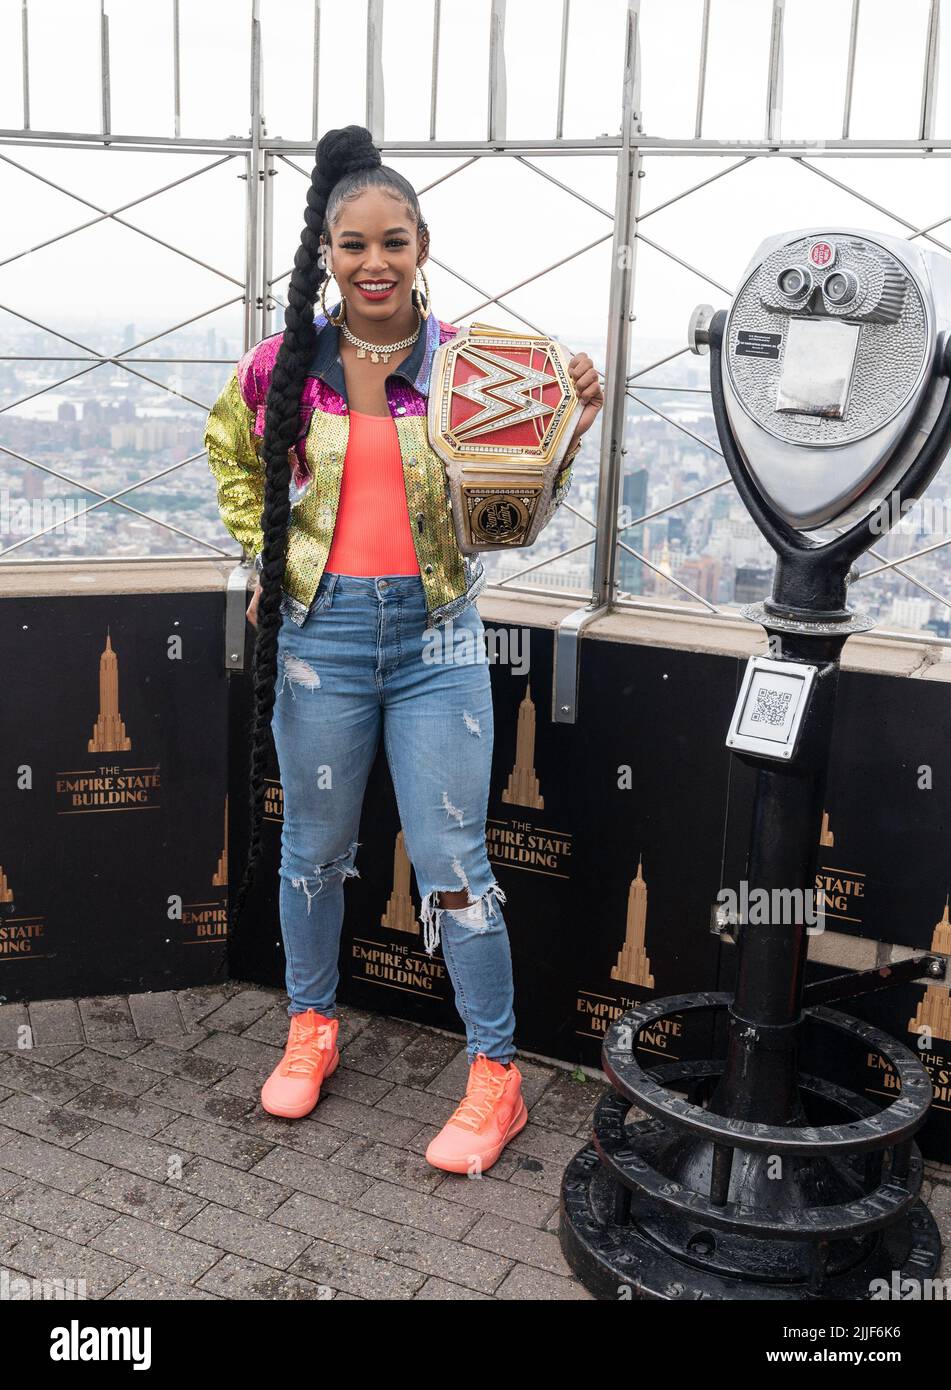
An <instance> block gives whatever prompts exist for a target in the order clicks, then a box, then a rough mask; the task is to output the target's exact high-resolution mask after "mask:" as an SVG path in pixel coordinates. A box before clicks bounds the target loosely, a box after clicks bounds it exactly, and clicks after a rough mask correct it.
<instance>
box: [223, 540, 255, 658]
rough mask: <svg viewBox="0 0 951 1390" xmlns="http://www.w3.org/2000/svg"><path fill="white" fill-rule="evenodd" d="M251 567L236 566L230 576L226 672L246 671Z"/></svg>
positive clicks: (227, 596)
mask: <svg viewBox="0 0 951 1390" xmlns="http://www.w3.org/2000/svg"><path fill="white" fill-rule="evenodd" d="M253 575H254V570H253V569H252V568H251V567H250V566H249V565H235V567H234V569H233V570H232V571H231V573H230V574H229V575H228V586H227V591H226V594H225V670H226V671H243V670H244V629H245V624H246V622H247V620H248V618H247V614H248V602H249V600H248V579H249V578H250V577H251V576H253Z"/></svg>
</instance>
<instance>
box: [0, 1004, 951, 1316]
mask: <svg viewBox="0 0 951 1390" xmlns="http://www.w3.org/2000/svg"><path fill="white" fill-rule="evenodd" d="M339 1012H340V1022H341V1026H340V1037H339V1046H340V1050H341V1065H340V1066H339V1067H338V1069H337V1071H336V1072H335V1074H334V1075H333V1076H332V1077H331V1078H330V1079H329V1081H328V1082H327V1083H326V1085H325V1088H324V1092H323V1095H322V1096H321V1099H320V1102H319V1104H318V1106H317V1107H316V1109H315V1110H314V1111H313V1113H312V1114H311V1115H309V1116H307V1117H306V1118H305V1119H303V1120H293V1121H292V1120H281V1119H278V1118H276V1117H274V1116H270V1115H268V1114H266V1113H265V1111H264V1110H262V1108H261V1106H260V1103H259V1100H258V1092H259V1090H260V1087H261V1083H262V1081H263V1079H264V1077H265V1076H266V1075H267V1073H268V1072H269V1071H270V1069H271V1068H272V1067H273V1066H274V1064H275V1063H276V1062H277V1060H278V1059H279V1057H280V1055H281V1052H282V1050H283V1046H284V1042H285V1041H286V1037H287V1014H286V1011H285V998H284V995H283V994H282V993H281V992H279V991H277V990H266V989H259V988H257V987H249V986H245V985H241V984H238V983H236V982H230V983H228V984H226V985H224V986H222V987H217V988H214V989H192V990H179V991H174V992H169V993H166V994H139V995H129V996H110V997H107V998H95V999H78V1000H54V1001H49V1002H40V1003H35V1004H32V1005H30V1006H29V1007H28V1006H26V1005H21V1004H7V1005H4V1006H2V1007H0V1271H9V1272H10V1274H11V1276H12V1275H13V1274H14V1273H16V1274H19V1275H25V1276H28V1277H32V1278H35V1279H51V1278H60V1279H72V1280H75V1279H80V1278H81V1279H84V1280H85V1290H86V1296H87V1297H88V1298H90V1299H136V1298H149V1299H216V1298H217V1299H248V1298H251V1299H295V1300H296V1299H318V1298H330V1297H334V1298H345V1299H346V1298H357V1299H417V1298H418V1299H484V1298H489V1299H524V1300H543V1301H547V1300H550V1299H588V1298H590V1295H589V1294H588V1292H587V1291H586V1290H585V1288H584V1287H583V1286H582V1285H581V1284H580V1283H579V1281H578V1280H577V1279H576V1278H575V1277H574V1276H573V1274H572V1273H571V1271H570V1269H569V1267H568V1265H567V1264H566V1262H565V1260H564V1258H563V1256H562V1254H561V1250H560V1248H559V1244H558V1236H557V1226H558V1194H559V1187H560V1182H561V1176H562V1172H563V1170H564V1167H565V1164H566V1162H567V1161H568V1159H569V1158H570V1157H571V1156H572V1155H573V1154H574V1153H576V1152H577V1150H578V1149H579V1148H580V1147H581V1145H582V1143H583V1141H584V1140H585V1139H586V1138H587V1137H588V1133H589V1127H590V1120H591V1114H592V1111H593V1109H594V1106H595V1104H596V1103H597V1101H598V1099H599V1098H600V1096H601V1094H602V1093H603V1091H604V1090H605V1083H604V1082H603V1080H600V1079H595V1078H593V1077H591V1076H590V1075H589V1076H586V1077H585V1078H584V1079H583V1080H581V1079H577V1077H578V1074H577V1073H572V1072H571V1071H569V1070H566V1069H564V1068H562V1067H560V1066H556V1065H553V1064H548V1063H543V1062H539V1061H535V1060H532V1059H529V1058H525V1057H523V1056H520V1057H519V1058H518V1064H519V1068H520V1070H521V1071H522V1074H523V1077H524V1082H523V1085H524V1093H525V1097H526V1103H527V1104H528V1107H529V1123H528V1125H527V1126H526V1127H525V1129H524V1130H522V1132H521V1134H519V1135H518V1136H517V1138H516V1139H514V1140H513V1141H512V1142H511V1143H510V1144H509V1145H508V1146H507V1147H506V1149H505V1150H504V1151H503V1153H502V1156H501V1157H500V1159H499V1160H498V1162H497V1163H496V1164H494V1165H493V1167H492V1168H491V1169H490V1170H489V1171H488V1172H486V1173H485V1174H484V1175H483V1176H482V1177H481V1178H478V1179H471V1178H467V1177H465V1176H462V1175H457V1174H453V1173H443V1172H441V1171H439V1170H437V1169H434V1168H432V1167H431V1166H430V1165H429V1164H428V1163H427V1162H426V1160H425V1158H424V1153H425V1150H426V1146H427V1144H428V1143H429V1140H430V1138H431V1137H432V1136H433V1135H434V1134H435V1133H436V1132H437V1131H438V1130H439V1129H440V1128H441V1127H442V1125H443V1124H444V1123H445V1121H446V1119H447V1118H448V1116H449V1114H450V1112H451V1110H452V1108H453V1107H454V1106H455V1104H456V1103H457V1102H458V1101H459V1100H460V1099H461V1097H462V1095H463V1093H464V1091H465V1082H466V1077H467V1072H468V1068H467V1065H466V1056H465V1048H464V1046H463V1045H462V1042H461V1039H460V1038H459V1037H454V1036H451V1035H449V1034H446V1033H442V1032H439V1031H437V1030H435V1029H431V1028H425V1027H419V1026H417V1025H414V1024H411V1023H406V1022H403V1021H402V1020H399V1019H393V1018H386V1017H381V1016H379V1015H374V1014H368V1013H364V1012H362V1011H360V1010H358V1009H351V1008H347V1007H343V1006H341V1008H340V1011H339ZM24 1025H28V1027H29V1028H30V1029H31V1030H32V1039H33V1044H34V1045H33V1046H32V1047H31V1048H27V1049H24V1048H22V1047H21V1046H19V1045H18V1038H20V1037H22V1036H23V1033H22V1031H20V1030H22V1029H23V1026H24ZM926 1195H927V1196H928V1198H929V1201H930V1204H931V1207H932V1210H933V1211H934V1213H935V1216H936V1218H937V1219H938V1221H939V1224H940V1225H941V1226H942V1231H943V1235H944V1239H945V1242H946V1250H947V1247H948V1246H951V1167H948V1166H942V1165H934V1164H929V1167H928V1180H927V1188H926ZM941 1274H942V1276H943V1277H951V1264H949V1260H948V1256H947V1253H946V1256H945V1263H944V1266H943V1268H942V1271H941Z"/></svg>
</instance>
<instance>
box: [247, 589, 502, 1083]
mask: <svg viewBox="0 0 951 1390" xmlns="http://www.w3.org/2000/svg"><path fill="white" fill-rule="evenodd" d="M484 633H485V629H484V627H483V625H482V619H481V617H480V616H479V612H478V609H477V608H476V606H475V604H474V603H470V604H469V605H468V607H467V608H465V609H464V611H463V612H462V613H461V614H459V615H458V616H457V617H455V618H452V619H447V620H446V622H445V623H441V624H438V625H437V626H436V627H434V628H430V627H428V626H427V610H426V601H425V594H424V590H423V585H422V580H421V579H420V577H419V575H418V574H414V575H407V574H397V575H386V576H381V577H379V578H372V577H362V576H358V575H349V574H335V573H327V572H326V571H325V572H324V574H323V575H322V576H321V579H320V584H319V586H318V589H317V593H316V595H315V597H314V601H313V604H312V605H311V608H310V611H309V613H308V615H307V618H306V620H305V621H304V623H303V625H302V626H300V627H298V626H297V625H296V624H295V623H294V622H293V621H292V620H291V619H290V617H288V616H287V615H285V616H284V618H283V621H282V624H281V629H280V633H279V637H278V664H277V683H276V687H275V705H274V716H273V725H272V727H273V731H274V743H275V747H276V750H277V757H278V764H279V767H280V773H281V785H282V787H283V791H284V824H283V828H282V832H281V867H280V879H281V881H280V895H279V902H280V917H281V934H282V936H283V940H284V953H285V959H286V984H287V993H288V998H289V1001H290V1002H289V1005H288V1013H289V1014H295V1013H303V1012H304V1010H306V1009H315V1010H316V1011H317V1012H318V1013H321V1014H325V1015H326V1016H328V1017H331V1016H332V1015H333V1014H334V1012H335V1008H336V1004H335V1000H336V989H337V984H338V982H339V978H340V977H339V956H340V937H341V930H342V927H343V915H344V899H343V892H344V881H345V879H346V878H347V877H349V876H352V875H359V870H358V869H357V868H356V867H355V863H354V858H355V854H356V850H357V847H358V843H359V842H358V840H357V834H358V831H359V824H360V814H361V810H362V806H363V798H364V792H365V790H366V783H367V778H368V776H369V773H370V769H371V767H372V765H373V761H374V759H375V757H376V753H377V749H378V747H379V740H380V735H381V733H382V736H383V744H384V749H385V752H386V758H387V762H388V763H389V768H390V775H391V778H392V781H393V787H394V790H395V792H396V802H397V808H398V810H399V816H400V823H401V825H402V829H403V839H404V844H405V849H406V853H407V855H408V856H409V858H410V861H411V862H412V865H413V868H414V870H415V872H416V882H417V885H418V888H419V891H420V894H421V896H422V903H421V909H420V922H421V924H422V927H423V941H424V945H425V949H426V951H427V954H429V955H433V954H434V952H435V949H436V947H437V945H440V944H441V946H442V953H443V956H444V958H445V961H446V967H447V969H448V971H449V976H450V979H451V980H452V984H453V989H454V991H455V1001H456V1007H457V1009H458V1011H459V1015H460V1017H461V1019H462V1021H463V1023H464V1025H465V1029H466V1043H467V1049H466V1050H467V1055H468V1058H469V1061H470V1062H472V1061H474V1060H475V1057H476V1054H477V1053H478V1052H484V1053H485V1054H486V1056H488V1057H493V1058H495V1059H496V1060H497V1061H499V1062H508V1061H510V1060H511V1059H512V1058H513V1057H514V1056H515V1051H516V1049H515V1045H514V1042H513V1037H514V1032H515V1015H514V1012H513V995H514V991H513V984H512V957H511V951H510V947H509V938H508V930H507V927H506V924H505V919H504V917H503V915H502V910H501V906H500V904H501V903H503V902H504V901H505V894H504V892H503V891H502V888H501V886H500V885H499V884H498V883H497V882H496V881H495V876H494V874H493V872H492V869H491V866H490V864H489V860H488V855H487V852H486V845H485V820H486V813H487V811H488V801H489V776H490V771H491V763H492V741H493V734H494V728H493V718H492V692H491V684H490V676H489V667H488V662H487V661H486V654H485V642H484ZM462 891H464V892H466V893H467V903H468V905H467V906H465V907H458V908H449V907H442V906H440V904H439V899H438V895H439V893H441V892H446V893H456V892H462ZM440 938H441V942H440Z"/></svg>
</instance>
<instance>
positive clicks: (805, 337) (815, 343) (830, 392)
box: [776, 319, 859, 420]
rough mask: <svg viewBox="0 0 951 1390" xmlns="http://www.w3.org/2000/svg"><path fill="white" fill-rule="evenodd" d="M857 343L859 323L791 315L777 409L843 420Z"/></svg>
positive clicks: (777, 394) (850, 387)
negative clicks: (797, 317) (792, 316)
mask: <svg viewBox="0 0 951 1390" xmlns="http://www.w3.org/2000/svg"><path fill="white" fill-rule="evenodd" d="M858 345H859V325H858V324H857V323H842V322H841V320H839V319H812V320H810V319H790V321H789V329H788V331H787V334H786V356H785V358H784V359H783V370H782V375H781V376H780V378H779V388H778V390H777V392H776V409H777V410H786V411H791V412H794V413H795V414H797V415H823V416H825V417H826V418H827V419H834V420H841V419H842V418H843V416H844V415H845V410H846V406H847V405H848V402H849V392H850V391H851V389H852V377H853V374H854V372H855V354H856V352H857V351H858Z"/></svg>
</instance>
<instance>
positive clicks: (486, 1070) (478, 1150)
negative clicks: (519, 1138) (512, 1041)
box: [426, 1052, 528, 1174]
mask: <svg viewBox="0 0 951 1390" xmlns="http://www.w3.org/2000/svg"><path fill="white" fill-rule="evenodd" d="M527 1123H528V1110H527V1109H526V1108H525V1102H524V1100H523V1099H522V1073H521V1072H520V1071H519V1069H518V1067H517V1066H516V1065H515V1063H514V1062H513V1063H512V1064H511V1066H510V1067H508V1069H506V1068H505V1067H504V1066H503V1065H502V1063H501V1062H496V1061H495V1059H494V1058H492V1057H487V1056H486V1055H485V1053H484V1052H479V1053H477V1054H476V1059H475V1061H474V1062H473V1063H472V1065H471V1066H470V1068H469V1084H468V1085H467V1087H466V1096H465V1100H463V1101H461V1102H460V1104H459V1105H457V1106H456V1109H455V1110H454V1111H453V1113H452V1114H451V1115H450V1117H449V1119H448V1120H447V1121H446V1123H445V1125H444V1126H443V1128H442V1129H441V1130H440V1131H439V1133H438V1134H437V1135H436V1137H435V1139H433V1141H432V1142H431V1143H430V1145H429V1148H428V1149H427V1150H426V1161H427V1162H428V1163H431V1164H432V1165H433V1167H434V1168H445V1170H446V1172H447V1173H475V1174H478V1173H482V1172H484V1171H485V1169H486V1168H491V1167H492V1164H493V1163H494V1162H495V1160H496V1159H497V1158H498V1156H499V1154H500V1153H501V1152H502V1150H503V1149H504V1148H505V1146H506V1144H507V1143H508V1141H509V1140H510V1139H513V1138H514V1137H515V1135H516V1134H518V1132H519V1130H521V1129H524V1128H525V1126H526V1124H527Z"/></svg>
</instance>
